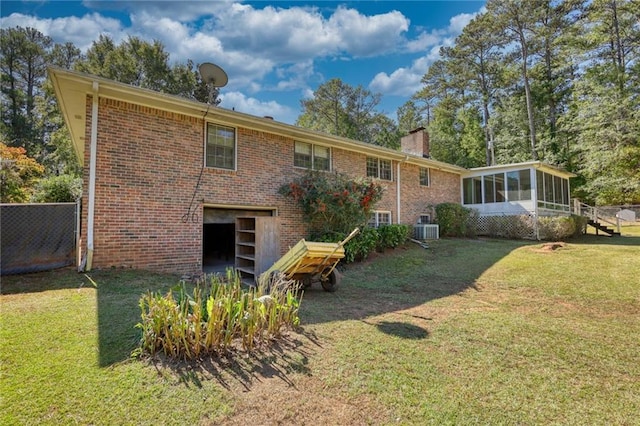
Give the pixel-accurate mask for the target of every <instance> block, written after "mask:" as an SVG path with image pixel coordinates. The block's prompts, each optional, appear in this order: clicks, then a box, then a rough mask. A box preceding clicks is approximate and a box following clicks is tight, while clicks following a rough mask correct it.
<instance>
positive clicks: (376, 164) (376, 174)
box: [367, 157, 393, 180]
mask: <svg viewBox="0 0 640 426" xmlns="http://www.w3.org/2000/svg"><path fill="white" fill-rule="evenodd" d="M367 177H373V178H378V179H382V180H393V176H392V174H391V160H383V159H381V158H376V157H367Z"/></svg>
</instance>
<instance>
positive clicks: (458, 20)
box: [448, 13, 478, 35]
mask: <svg viewBox="0 0 640 426" xmlns="http://www.w3.org/2000/svg"><path fill="white" fill-rule="evenodd" d="M476 15H478V13H461V14H459V15H456V16H454V17H452V18H451V19H449V28H448V30H449V34H452V35H458V34H460V33H461V32H462V30H463V29H464V27H466V26H467V24H468V23H469V22H471V20H472V19H473V18H475V17H476Z"/></svg>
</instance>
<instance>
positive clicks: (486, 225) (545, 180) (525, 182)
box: [461, 161, 575, 239]
mask: <svg viewBox="0 0 640 426" xmlns="http://www.w3.org/2000/svg"><path fill="white" fill-rule="evenodd" d="M574 176H575V175H574V174H573V173H570V172H567V171H565V170H562V169H559V168H557V167H554V166H551V165H548V164H544V163H542V162H540V161H531V162H526V163H517V164H508V165H500V166H489V167H479V168H474V169H469V171H468V172H466V173H464V174H463V175H462V177H461V178H462V185H461V191H462V194H461V197H462V204H463V205H464V206H465V207H469V208H472V209H474V210H476V211H477V212H478V216H479V217H478V224H477V232H478V234H480V235H483V234H499V233H500V232H497V231H501V232H502V233H503V234H506V235H508V236H522V237H531V238H536V239H538V238H540V235H539V230H538V218H541V217H548V216H569V215H571V202H570V200H571V197H570V193H571V188H570V184H569V179H570V178H572V177H574ZM500 217H503V218H505V219H503V220H500V219H497V218H500ZM507 217H518V218H517V219H513V218H512V219H506V218H507ZM488 218H494V219H488ZM495 228H502V229H495ZM515 228H517V229H515ZM520 228H527V229H526V230H525V229H520ZM511 234H518V235H511ZM521 234H525V235H521Z"/></svg>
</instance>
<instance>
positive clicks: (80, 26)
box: [0, 13, 126, 51]
mask: <svg viewBox="0 0 640 426" xmlns="http://www.w3.org/2000/svg"><path fill="white" fill-rule="evenodd" d="M0 26H1V27H2V28H11V27H16V26H20V27H31V28H35V29H37V30H38V31H40V32H41V33H42V34H45V35H48V36H50V37H51V38H53V40H54V41H56V42H59V43H65V42H71V43H73V44H74V45H75V46H76V47H78V48H79V49H80V50H82V51H85V50H86V49H88V48H89V47H90V46H91V44H92V43H93V41H95V40H97V39H98V37H99V36H100V34H104V35H107V36H109V37H111V38H112V39H113V40H114V41H115V42H119V41H120V40H122V39H124V38H126V34H125V30H124V28H123V26H122V24H121V22H120V21H119V20H117V19H112V18H106V17H104V16H102V15H100V14H98V13H91V14H86V15H84V16H83V17H81V18H78V17H76V16H69V17H64V18H55V19H42V18H37V17H34V16H30V15H23V14H21V13H12V14H11V15H9V16H7V17H5V18H1V19H0Z"/></svg>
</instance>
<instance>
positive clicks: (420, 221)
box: [418, 214, 431, 225]
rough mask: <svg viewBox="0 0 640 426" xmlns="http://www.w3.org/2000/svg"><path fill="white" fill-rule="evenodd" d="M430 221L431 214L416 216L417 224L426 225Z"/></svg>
mask: <svg viewBox="0 0 640 426" xmlns="http://www.w3.org/2000/svg"><path fill="white" fill-rule="evenodd" d="M429 223H431V215H430V214H421V215H420V217H419V218H418V224H419V225H427V224H429Z"/></svg>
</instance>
